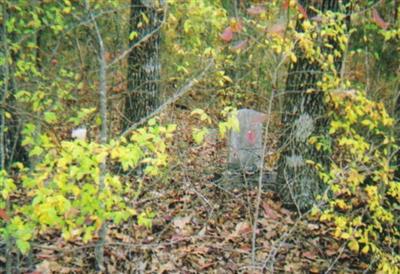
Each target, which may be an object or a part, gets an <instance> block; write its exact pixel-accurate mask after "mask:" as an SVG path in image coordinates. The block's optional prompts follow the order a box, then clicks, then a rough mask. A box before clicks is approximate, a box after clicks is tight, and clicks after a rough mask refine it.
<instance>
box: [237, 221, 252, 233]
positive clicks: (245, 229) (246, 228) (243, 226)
mask: <svg viewBox="0 0 400 274" xmlns="http://www.w3.org/2000/svg"><path fill="white" fill-rule="evenodd" d="M250 232H251V225H250V224H249V223H247V222H240V223H238V224H237V225H236V228H235V233H236V235H245V234H248V233H250Z"/></svg>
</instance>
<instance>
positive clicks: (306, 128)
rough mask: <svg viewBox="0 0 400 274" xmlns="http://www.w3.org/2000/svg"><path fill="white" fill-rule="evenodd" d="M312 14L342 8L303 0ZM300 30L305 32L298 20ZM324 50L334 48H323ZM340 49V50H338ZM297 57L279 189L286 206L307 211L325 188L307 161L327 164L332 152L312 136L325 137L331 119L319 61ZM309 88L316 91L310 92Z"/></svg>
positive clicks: (287, 100)
mask: <svg viewBox="0 0 400 274" xmlns="http://www.w3.org/2000/svg"><path fill="white" fill-rule="evenodd" d="M300 3H301V4H302V6H303V7H304V8H305V9H306V10H307V13H308V15H309V17H312V16H314V15H315V14H313V12H312V10H311V9H310V7H311V6H314V7H315V8H317V9H318V10H320V11H322V12H324V11H328V10H330V11H339V8H340V3H339V1H332V0H330V1H328V0H324V1H310V0H305V1H300ZM297 28H298V31H302V29H301V24H300V22H298V27H297ZM321 50H322V51H323V52H325V53H328V52H333V49H327V48H323V46H321ZM336 50H339V49H336ZM297 52H298V53H299V54H298V60H297V62H296V63H294V64H291V65H290V68H289V73H288V78H287V82H286V95H285V98H284V104H283V107H284V110H283V113H284V114H283V117H282V123H283V125H284V132H283V135H282V138H281V147H282V152H281V157H280V159H279V162H278V177H277V183H278V184H277V186H278V189H277V192H278V194H279V196H280V197H281V199H282V202H283V204H284V205H285V206H288V207H292V208H293V207H295V208H296V209H297V210H298V211H304V210H306V209H308V208H310V207H311V206H312V204H313V203H314V202H315V199H316V197H317V196H318V195H320V194H322V193H323V191H324V190H325V188H326V187H325V185H324V183H323V182H322V181H321V180H320V178H319V175H318V173H317V171H316V170H315V168H314V167H312V166H310V165H308V164H306V160H312V161H313V162H315V163H319V164H321V165H322V166H323V167H328V163H329V155H328V154H327V152H324V151H318V150H317V149H316V148H315V147H314V146H313V145H310V144H309V143H308V139H309V137H310V136H326V135H327V127H328V124H329V123H328V120H327V118H326V108H325V105H324V94H323V92H322V91H318V90H317V89H318V87H317V85H316V83H317V82H318V81H320V80H321V79H322V76H323V74H322V69H321V67H320V65H319V64H317V63H312V62H310V60H308V59H307V58H305V57H304V56H302V55H301V52H300V50H297ZM299 55H300V56H299ZM335 61H336V62H335V64H336V71H339V70H340V67H341V60H335ZM309 89H313V90H317V91H315V92H312V93H307V92H306V91H307V90H309Z"/></svg>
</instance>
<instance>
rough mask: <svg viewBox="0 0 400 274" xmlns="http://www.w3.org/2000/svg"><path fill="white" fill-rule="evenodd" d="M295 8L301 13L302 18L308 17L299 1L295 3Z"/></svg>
mask: <svg viewBox="0 0 400 274" xmlns="http://www.w3.org/2000/svg"><path fill="white" fill-rule="evenodd" d="M297 10H298V11H299V12H300V13H301V15H303V17H304V19H308V15H307V11H306V10H305V8H304V7H303V6H302V5H301V4H300V3H297Z"/></svg>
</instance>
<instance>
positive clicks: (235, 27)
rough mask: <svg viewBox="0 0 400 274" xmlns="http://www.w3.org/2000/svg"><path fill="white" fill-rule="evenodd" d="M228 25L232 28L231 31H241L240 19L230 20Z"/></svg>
mask: <svg viewBox="0 0 400 274" xmlns="http://www.w3.org/2000/svg"><path fill="white" fill-rule="evenodd" d="M230 27H231V30H232V31H233V32H241V31H242V29H243V25H242V22H240V21H234V22H232V23H231V25H230Z"/></svg>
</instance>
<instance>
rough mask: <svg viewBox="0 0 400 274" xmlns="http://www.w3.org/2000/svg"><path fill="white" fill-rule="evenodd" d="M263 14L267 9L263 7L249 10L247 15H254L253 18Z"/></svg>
mask: <svg viewBox="0 0 400 274" xmlns="http://www.w3.org/2000/svg"><path fill="white" fill-rule="evenodd" d="M263 12H265V8H264V7H262V6H255V7H254V6H253V7H251V8H248V9H247V13H248V14H249V15H253V16H254V15H259V14H261V13H263Z"/></svg>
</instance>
